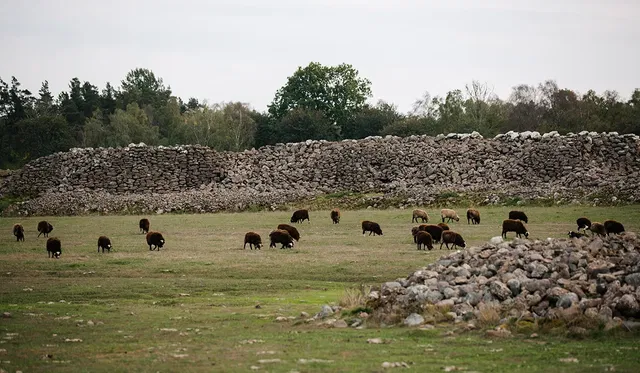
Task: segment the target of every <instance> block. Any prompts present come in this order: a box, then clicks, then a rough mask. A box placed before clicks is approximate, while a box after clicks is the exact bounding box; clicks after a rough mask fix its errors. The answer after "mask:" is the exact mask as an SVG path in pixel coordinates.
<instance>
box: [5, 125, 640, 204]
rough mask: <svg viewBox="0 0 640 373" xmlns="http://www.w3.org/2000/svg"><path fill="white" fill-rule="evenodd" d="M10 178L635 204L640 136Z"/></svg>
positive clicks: (158, 155)
mask: <svg viewBox="0 0 640 373" xmlns="http://www.w3.org/2000/svg"><path fill="white" fill-rule="evenodd" d="M7 179H8V180H6V181H5V183H4V186H1V187H0V188H1V190H0V194H6V195H16V196H30V197H32V198H36V197H40V198H42V197H44V196H51V195H55V194H60V193H65V194H66V195H80V194H87V193H89V194H91V193H100V194H101V195H109V196H125V195H127V196H130V195H132V194H135V195H139V196H145V195H155V194H167V195H172V194H176V193H178V194H179V193H183V194H184V193H186V192H215V193H218V194H219V193H223V194H225V195H234V194H237V195H248V196H250V197H251V198H249V199H252V201H254V202H256V201H255V200H256V198H257V197H256V196H260V195H264V196H274V195H278V196H281V197H279V199H280V201H282V200H287V199H290V198H287V197H286V196H287V195H291V196H310V195H318V194H322V193H331V192H341V191H353V192H383V193H388V194H390V195H405V196H408V197H411V198H414V199H415V200H417V201H419V202H426V203H428V198H427V197H428V196H429V195H430V194H432V193H433V192H434V191H442V190H456V191H462V192H464V191H482V192H486V193H491V192H505V191H515V192H517V193H524V194H527V193H534V192H535V194H536V195H539V196H545V195H554V194H558V193H560V194H572V193H581V194H588V193H594V192H603V191H604V192H605V193H607V194H611V193H613V194H614V195H617V196H619V198H621V199H625V200H632V201H633V200H636V199H638V198H640V193H638V191H637V180H639V179H640V139H639V138H638V136H636V135H619V134H617V133H601V134H599V133H594V132H590V133H588V132H581V133H579V134H569V135H566V136H560V135H558V134H557V133H555V132H551V133H546V134H544V135H541V134H539V133H537V132H523V133H515V132H509V133H507V134H503V135H498V136H496V137H495V138H493V139H485V138H482V136H480V135H479V134H477V133H473V134H449V135H446V136H445V135H439V136H437V137H429V136H410V137H406V138H400V137H393V136H388V137H385V138H381V137H371V138H367V139H363V140H345V141H340V142H327V141H322V140H321V141H311V140H309V141H306V142H301V143H289V144H278V145H275V146H265V147H262V148H260V149H257V150H256V149H252V150H247V151H243V152H238V153H234V152H217V151H215V150H212V149H210V148H207V147H203V146H178V147H150V146H145V145H144V144H140V145H133V144H132V145H130V146H128V147H125V148H108V149H103V148H99V149H92V148H86V149H72V150H71V151H69V152H64V153H56V154H53V155H50V156H47V157H43V158H39V159H36V160H34V161H32V162H30V163H28V164H27V165H25V167H24V168H23V169H22V170H19V171H17V172H14V173H13V174H12V175H11V176H10V177H9V178H7ZM141 198H142V197H141ZM203 198H204V197H203ZM257 202H260V201H257ZM263 202H265V203H274V202H275V203H277V202H279V201H263Z"/></svg>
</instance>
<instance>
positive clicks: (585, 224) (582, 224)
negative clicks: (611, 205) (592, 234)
mask: <svg viewBox="0 0 640 373" xmlns="http://www.w3.org/2000/svg"><path fill="white" fill-rule="evenodd" d="M576 224H578V232H580V229H582V230H583V231H586V230H587V229H589V228H591V220H589V219H587V218H585V217H581V218H578V220H576Z"/></svg>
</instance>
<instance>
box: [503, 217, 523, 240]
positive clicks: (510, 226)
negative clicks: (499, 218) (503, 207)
mask: <svg viewBox="0 0 640 373" xmlns="http://www.w3.org/2000/svg"><path fill="white" fill-rule="evenodd" d="M507 232H516V236H518V237H521V236H522V235H523V234H524V236H525V237H526V238H529V232H528V231H527V228H525V226H524V224H523V223H522V221H521V220H514V219H506V220H505V221H503V222H502V237H504V238H505V239H506V238H507Z"/></svg>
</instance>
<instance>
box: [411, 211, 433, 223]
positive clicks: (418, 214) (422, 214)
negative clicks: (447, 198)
mask: <svg viewBox="0 0 640 373" xmlns="http://www.w3.org/2000/svg"><path fill="white" fill-rule="evenodd" d="M418 219H421V220H422V222H423V223H427V222H428V221H429V214H427V212H426V211H424V210H419V209H415V210H413V217H412V218H411V222H412V223H413V222H414V221H415V222H416V223H417V222H418Z"/></svg>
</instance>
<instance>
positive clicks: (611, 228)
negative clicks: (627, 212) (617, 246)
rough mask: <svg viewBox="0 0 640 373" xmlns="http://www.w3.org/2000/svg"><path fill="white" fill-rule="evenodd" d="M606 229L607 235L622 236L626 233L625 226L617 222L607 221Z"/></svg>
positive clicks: (605, 223)
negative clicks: (621, 234)
mask: <svg viewBox="0 0 640 373" xmlns="http://www.w3.org/2000/svg"><path fill="white" fill-rule="evenodd" d="M604 229H606V230H607V235H609V234H611V233H613V234H620V233H622V232H624V225H622V223H620V222H617V221H615V220H607V221H605V222H604Z"/></svg>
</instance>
